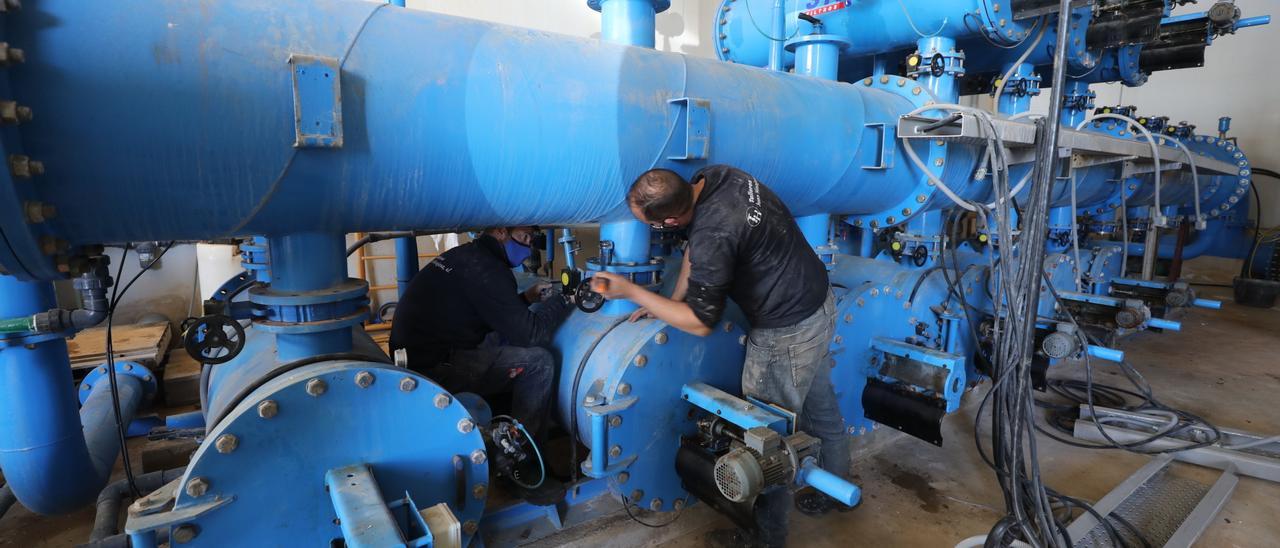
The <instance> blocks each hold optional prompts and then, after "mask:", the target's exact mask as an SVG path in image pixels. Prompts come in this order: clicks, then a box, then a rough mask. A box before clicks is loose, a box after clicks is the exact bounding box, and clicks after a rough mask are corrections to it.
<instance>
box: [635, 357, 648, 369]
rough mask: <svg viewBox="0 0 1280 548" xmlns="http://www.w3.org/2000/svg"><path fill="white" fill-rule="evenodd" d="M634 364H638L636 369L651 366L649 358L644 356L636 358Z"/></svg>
mask: <svg viewBox="0 0 1280 548" xmlns="http://www.w3.org/2000/svg"><path fill="white" fill-rule="evenodd" d="M632 363H634V364H636V367H644V366H646V365H648V364H649V357H648V356H645V355H644V354H640V355H638V356H636V359H635V360H633V361H632Z"/></svg>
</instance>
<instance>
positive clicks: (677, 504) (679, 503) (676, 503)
mask: <svg viewBox="0 0 1280 548" xmlns="http://www.w3.org/2000/svg"><path fill="white" fill-rule="evenodd" d="M671 507H672V508H675V509H676V510H683V509H684V499H676V500H673V501H671Z"/></svg>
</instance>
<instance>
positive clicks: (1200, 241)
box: [1096, 219, 1226, 261]
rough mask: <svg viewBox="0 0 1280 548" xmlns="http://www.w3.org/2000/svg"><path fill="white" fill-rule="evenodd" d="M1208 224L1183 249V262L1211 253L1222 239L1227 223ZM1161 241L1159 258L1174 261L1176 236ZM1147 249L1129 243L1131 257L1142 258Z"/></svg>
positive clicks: (1211, 222) (1216, 220)
mask: <svg viewBox="0 0 1280 548" xmlns="http://www.w3.org/2000/svg"><path fill="white" fill-rule="evenodd" d="M1207 224H1208V227H1207V228H1205V229H1204V230H1201V231H1198V232H1199V234H1197V235H1196V239H1195V240H1193V241H1192V242H1191V243H1190V244H1187V245H1184V246H1183V247H1182V260H1184V261H1189V260H1191V259H1194V258H1196V257H1199V256H1201V255H1204V254H1205V253H1206V252H1207V251H1209V250H1210V249H1212V248H1213V247H1214V244H1215V243H1216V242H1217V241H1218V240H1219V239H1220V237H1221V235H1222V231H1223V230H1224V229H1225V228H1226V222H1225V221H1224V220H1222V219H1209V220H1208V221H1207ZM1160 239H1161V240H1162V241H1161V242H1160V249H1159V258H1161V259H1172V258H1173V255H1174V251H1176V249H1177V246H1178V242H1177V239H1176V236H1175V235H1168V236H1163V237H1161V238H1160ZM1096 243H1099V244H1102V245H1115V246H1122V245H1124V244H1123V242H1114V241H1104V242H1096ZM1146 249H1147V246H1146V244H1142V243H1137V242H1130V243H1129V255H1131V256H1136V257H1141V256H1142V255H1143V254H1145V253H1146Z"/></svg>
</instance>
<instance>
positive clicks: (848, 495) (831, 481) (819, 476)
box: [796, 459, 862, 507]
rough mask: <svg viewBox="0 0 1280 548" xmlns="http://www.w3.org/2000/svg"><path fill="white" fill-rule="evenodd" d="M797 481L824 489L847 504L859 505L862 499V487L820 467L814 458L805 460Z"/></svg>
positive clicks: (827, 493)
mask: <svg viewBox="0 0 1280 548" xmlns="http://www.w3.org/2000/svg"><path fill="white" fill-rule="evenodd" d="M796 483H798V484H800V485H804V486H808V487H812V488H814V489H817V490H819V491H822V492H823V493H826V495H827V496H829V497H831V498H833V499H836V500H838V501H840V503H841V504H843V505H845V506H849V507H853V506H857V505H858V502H859V501H861V500H862V489H859V488H858V486H857V485H854V484H852V483H850V482H849V481H848V480H846V479H844V478H842V477H840V476H837V475H835V474H832V473H831V472H828V471H826V470H823V469H822V468H819V467H818V465H817V464H815V463H814V461H813V459H807V460H805V463H804V464H803V465H801V466H800V470H799V471H798V472H796Z"/></svg>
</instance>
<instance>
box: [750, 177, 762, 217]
mask: <svg viewBox="0 0 1280 548" xmlns="http://www.w3.org/2000/svg"><path fill="white" fill-rule="evenodd" d="M746 187H747V225H748V226H750V227H751V228H755V227H757V226H760V222H761V221H763V220H764V211H762V210H761V209H760V181H757V180H755V178H751V179H748V180H747V185H746Z"/></svg>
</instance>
